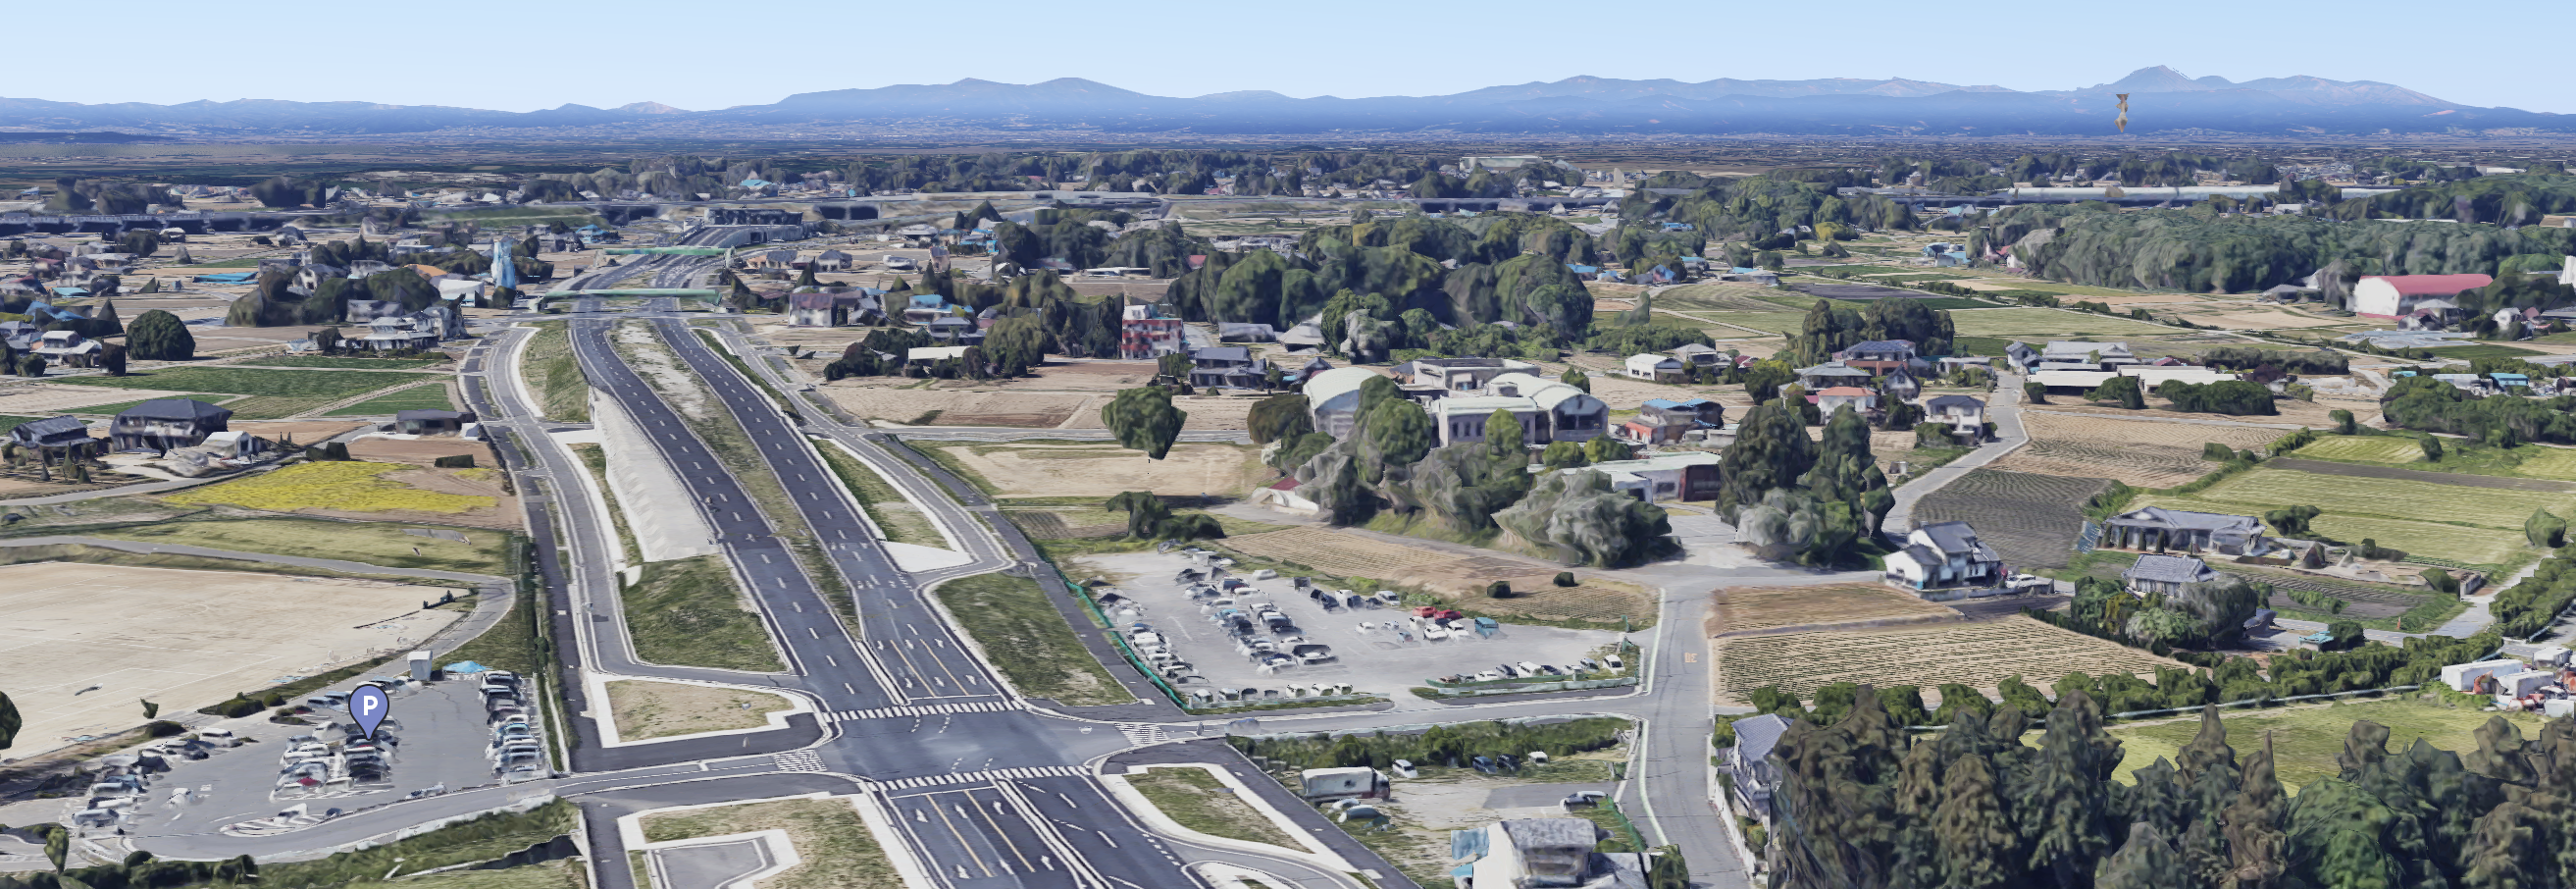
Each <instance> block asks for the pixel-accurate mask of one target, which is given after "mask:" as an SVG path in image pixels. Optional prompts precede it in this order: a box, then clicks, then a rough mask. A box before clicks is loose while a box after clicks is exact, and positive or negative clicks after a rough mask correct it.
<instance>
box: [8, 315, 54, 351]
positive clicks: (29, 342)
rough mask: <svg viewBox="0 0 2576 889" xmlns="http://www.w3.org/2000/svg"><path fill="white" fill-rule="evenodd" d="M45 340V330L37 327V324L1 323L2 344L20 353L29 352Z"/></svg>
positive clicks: (20, 322) (26, 322)
mask: <svg viewBox="0 0 2576 889" xmlns="http://www.w3.org/2000/svg"><path fill="white" fill-rule="evenodd" d="M44 340H45V329H44V328H42V327H38V326H36V322H33V321H0V343H5V344H7V345H8V346H9V348H11V349H14V350H16V351H20V352H25V351H29V350H32V349H34V348H36V344H37V343H40V342H44Z"/></svg>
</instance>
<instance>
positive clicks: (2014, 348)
mask: <svg viewBox="0 0 2576 889" xmlns="http://www.w3.org/2000/svg"><path fill="white" fill-rule="evenodd" d="M2004 360H2006V361H2010V362H2012V364H2013V366H2014V367H2018V368H2021V369H2022V371H2023V372H2025V373H2027V372H2029V371H2030V369H2031V368H2032V367H2034V366H2037V365H2038V364H2039V350H2037V349H2033V348H2031V347H2030V346H2029V345H2028V344H2025V343H2021V342H2018V341H2016V342H2012V343H2007V344H2005V345H2004Z"/></svg>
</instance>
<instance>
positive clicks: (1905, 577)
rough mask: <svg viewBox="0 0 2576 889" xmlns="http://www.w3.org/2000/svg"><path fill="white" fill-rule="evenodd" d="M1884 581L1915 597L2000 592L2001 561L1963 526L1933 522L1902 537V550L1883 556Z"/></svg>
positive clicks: (1972, 530) (1960, 523) (2002, 574)
mask: <svg viewBox="0 0 2576 889" xmlns="http://www.w3.org/2000/svg"><path fill="white" fill-rule="evenodd" d="M1886 562H1887V573H1886V576H1885V579H1886V581H1887V582H1888V583H1890V584H1894V585H1896V586H1901V587H1905V588H1908V589H1912V590H1914V591H1916V592H1918V593H1932V592H1936V591H1961V592H1967V593H1968V594H1969V595H1975V594H1976V593H1975V592H1968V591H1983V590H1989V589H1991V590H1997V591H2000V590H2001V589H2002V587H2003V583H2004V558H2003V556H2000V555H1997V554H1996V553H1995V551H1994V549H1993V548H1992V547H1989V546H1987V545H1986V544H1985V541H1982V540H1979V539H1977V531H1976V529H1974V528H1971V527H1968V523H1966V522H1933V523H1932V524H1929V525H1924V526H1922V527H1919V528H1916V529H1914V531H1913V532H1912V533H1909V534H1907V535H1905V548H1903V549H1900V550H1897V551H1896V552H1894V553H1890V554H1888V556H1887V560H1886Z"/></svg>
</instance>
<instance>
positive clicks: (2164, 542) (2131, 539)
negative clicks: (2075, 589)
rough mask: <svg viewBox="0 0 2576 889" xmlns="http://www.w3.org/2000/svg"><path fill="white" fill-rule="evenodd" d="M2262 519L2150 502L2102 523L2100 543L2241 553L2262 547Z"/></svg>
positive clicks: (2250, 553)
mask: <svg viewBox="0 0 2576 889" xmlns="http://www.w3.org/2000/svg"><path fill="white" fill-rule="evenodd" d="M2264 543H2265V541H2264V538H2263V522H2262V521H2261V520H2259V519H2256V518H2254V517H2253V516H2241V515H2226V514H2223V513H2214V512H2188V511H2184V510H2179V509H2165V508H2163V507H2159V506H2149V507H2145V508H2142V509H2134V510H2130V511H2128V512H2125V513H2121V514H2119V515H2116V516H2112V517H2111V518H2110V519H2108V520H2106V521H2104V522H2103V523H2102V541H2101V543H2100V545H2101V546H2105V547H2111V548H2115V549H2133V550H2157V551H2164V550H2181V551H2183V552H2193V553H2196V552H2202V551H2208V552H2214V553H2218V554H2220V555H2229V556H2244V555H2254V554H2257V553H2260V552H2262V551H2263V549H2264Z"/></svg>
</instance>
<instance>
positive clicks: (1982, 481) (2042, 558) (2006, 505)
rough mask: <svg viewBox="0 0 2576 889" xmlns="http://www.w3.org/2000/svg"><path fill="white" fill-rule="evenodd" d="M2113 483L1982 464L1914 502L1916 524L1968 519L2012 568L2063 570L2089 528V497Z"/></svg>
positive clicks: (1917, 525) (1964, 520) (2024, 415)
mask: <svg viewBox="0 0 2576 889" xmlns="http://www.w3.org/2000/svg"><path fill="white" fill-rule="evenodd" d="M2022 416H2023V417H2025V418H2027V417H2028V416H2030V415H2029V414H2023V415H2022ZM2110 485H2111V483H2110V481H2109V480H2108V479H2099V478H2063V477H2059V476H2053V475H2034V474H2031V473H2026V472H2006V471H2003V470H2000V469H1994V468H1990V467H1989V468H1979V469H1976V470H1973V471H1970V472H1969V473H1968V474H1966V475H1963V476H1960V477H1959V479H1958V480H1957V481H1954V482H1951V483H1950V484H1949V485H1948V486H1945V487H1943V488H1942V489H1941V490H1938V491H1934V492H1932V493H1931V494H1930V495H1927V496H1925V497H1924V498H1923V499H1922V501H1921V502H1919V503H1917V504H1915V508H1914V524H1915V526H1916V527H1921V526H1923V525H1927V524H1930V523H1933V522H1947V521H1961V522H1967V523H1968V524H1970V525H1972V526H1975V527H1976V529H1977V536H1978V537H1980V538H1982V539H1984V540H1985V542H1986V544H1987V545H1988V546H1992V547H1994V548H1995V552H1997V553H2000V554H2002V555H2003V557H2004V564H2005V565H2007V566H2009V567H2011V568H2012V570H2015V571H2029V570H2032V569H2037V568H2063V567H2066V564H2067V560H2069V559H2071V558H2073V557H2074V555H2075V537H2076V535H2077V534H2079V533H2081V532H2082V531H2083V528H2084V501H2085V500H2086V499H2087V498H2090V497H2092V496H2093V495H2094V494H2097V493H2100V492H2101V491H2102V490H2103V489H2104V488H2108V487H2110Z"/></svg>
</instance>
